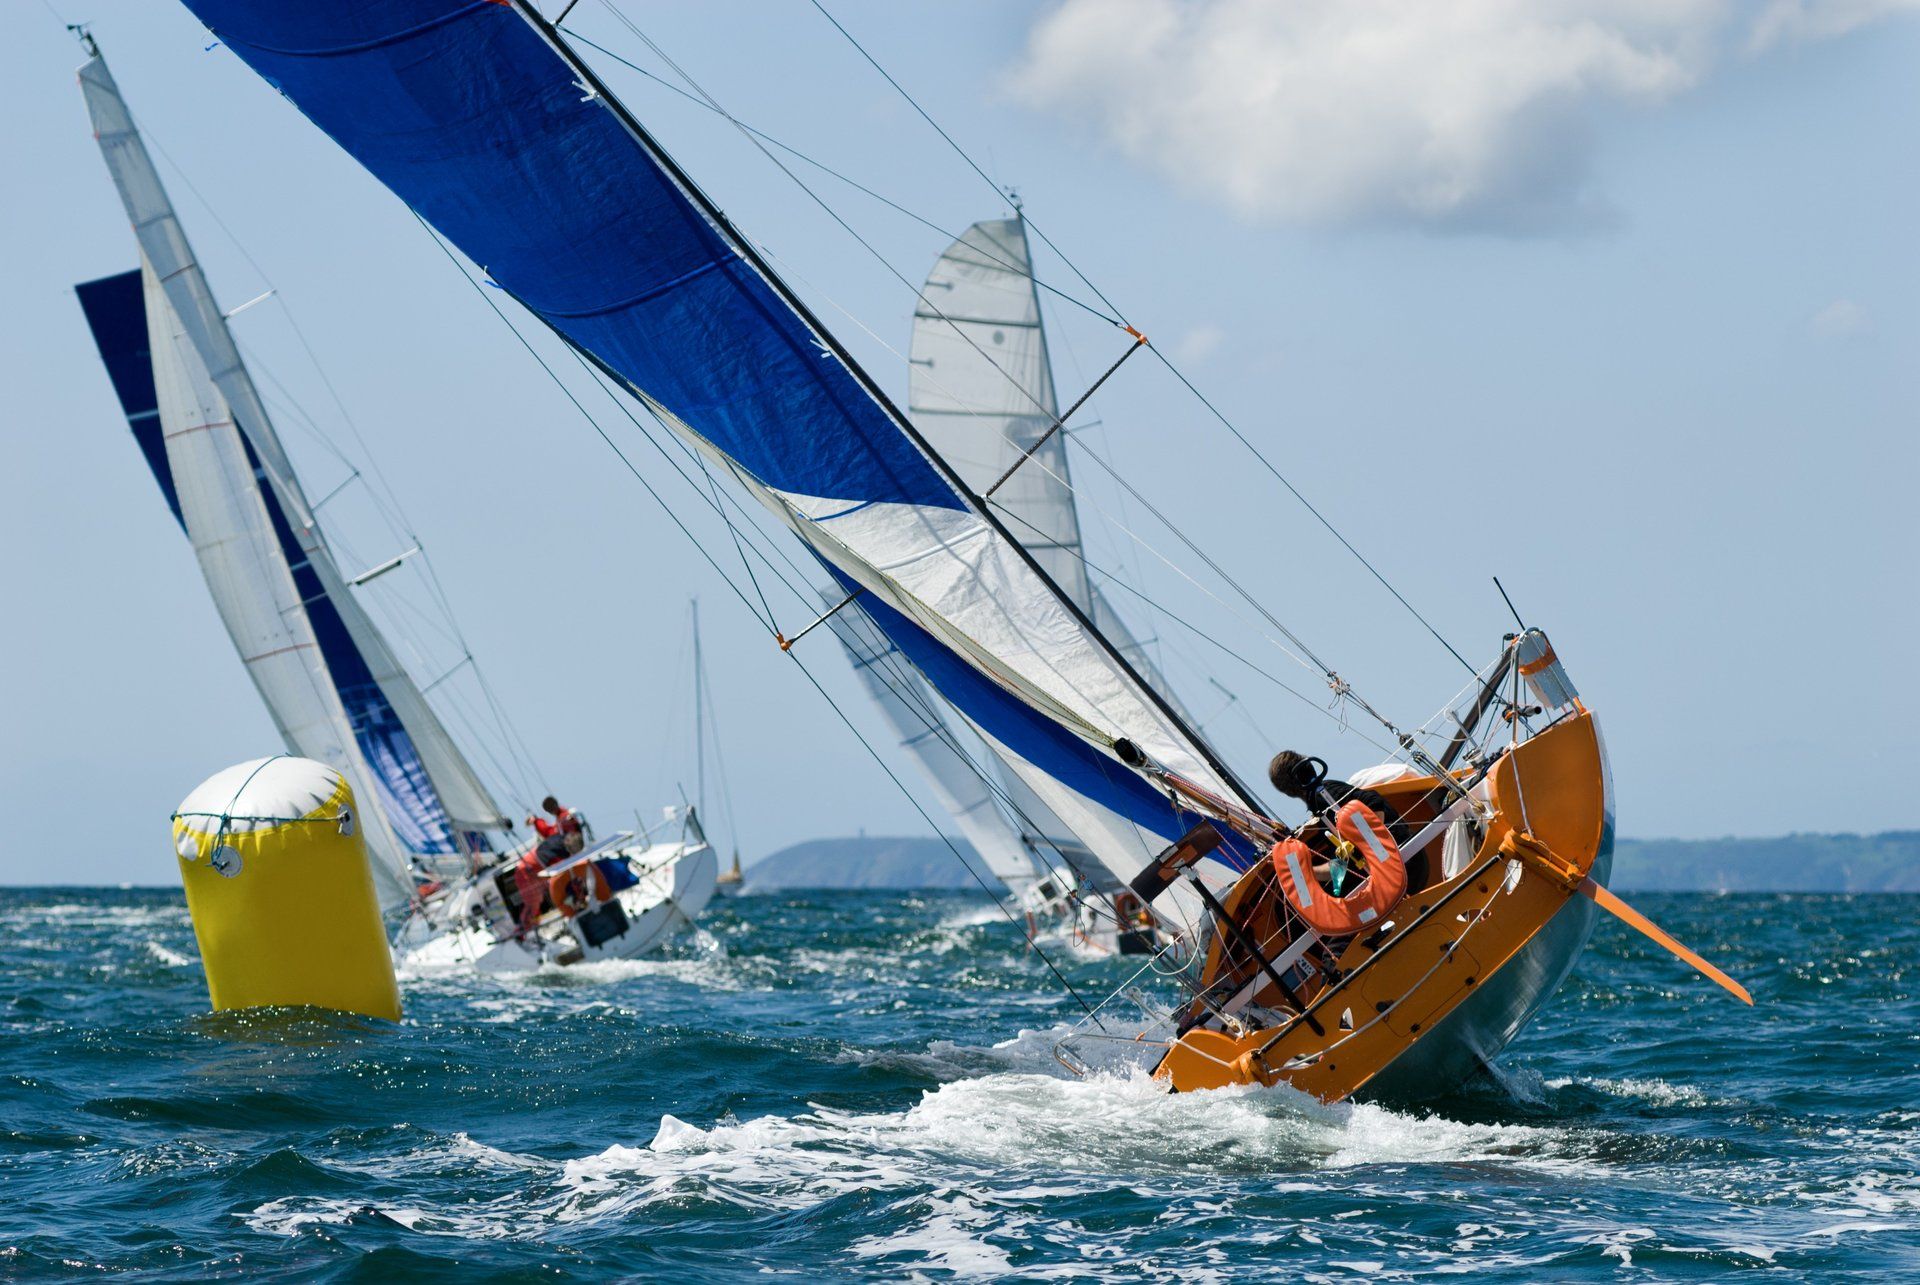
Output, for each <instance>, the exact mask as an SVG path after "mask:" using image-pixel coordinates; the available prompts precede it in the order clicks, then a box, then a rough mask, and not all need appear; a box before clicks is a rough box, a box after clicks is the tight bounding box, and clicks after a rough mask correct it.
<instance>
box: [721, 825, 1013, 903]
mask: <svg viewBox="0 0 1920 1285" xmlns="http://www.w3.org/2000/svg"><path fill="white" fill-rule="evenodd" d="M953 848H958V849H959V850H960V851H961V852H962V853H964V854H965V855H966V858H967V860H968V861H970V862H972V863H973V867H974V869H976V870H979V871H980V874H981V876H982V877H983V878H986V879H987V880H988V881H989V883H990V884H991V882H992V876H990V875H988V874H987V872H986V868H985V867H984V866H982V865H980V863H979V860H978V859H977V858H976V857H975V856H974V852H973V848H972V847H971V846H970V845H968V844H967V843H966V842H965V841H964V840H961V839H955V840H954V841H953ZM953 848H949V847H948V846H947V844H946V841H945V840H943V839H937V838H933V837H931V836H926V835H909V836H904V837H893V838H869V837H867V836H866V835H860V836H857V837H855V838H846V839H808V840H807V841H806V842H805V843H796V844H794V845H793V846H792V847H788V848H782V849H780V851H778V852H775V853H771V854H769V855H768V856H765V857H762V858H760V859H759V860H758V861H756V862H754V863H753V864H752V865H750V866H748V867H747V869H746V886H747V887H749V888H753V889H758V890H763V891H770V890H773V889H778V888H971V889H973V890H974V891H975V892H978V891H979V890H980V885H979V884H978V883H977V882H975V880H974V878H973V876H972V875H970V874H968V873H967V871H966V868H965V867H963V866H962V865H961V864H960V862H959V860H958V859H957V858H956V857H955V856H954V855H953Z"/></svg>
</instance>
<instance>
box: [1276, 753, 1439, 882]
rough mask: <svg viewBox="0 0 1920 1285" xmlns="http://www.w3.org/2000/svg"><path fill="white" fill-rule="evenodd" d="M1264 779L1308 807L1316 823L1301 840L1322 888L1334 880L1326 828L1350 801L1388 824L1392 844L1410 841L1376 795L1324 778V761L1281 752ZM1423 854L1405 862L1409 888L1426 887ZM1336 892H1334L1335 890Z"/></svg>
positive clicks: (1397, 815) (1401, 824) (1390, 807)
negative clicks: (1370, 810) (1358, 804)
mask: <svg viewBox="0 0 1920 1285" xmlns="http://www.w3.org/2000/svg"><path fill="white" fill-rule="evenodd" d="M1267 779H1268V780H1270V781H1272V782H1273V788H1274V789H1276V790H1278V791H1280V793H1282V794H1284V795H1286V796H1287V797H1288V798H1292V799H1298V800H1300V801H1301V802H1302V803H1304V804H1306V805H1307V808H1308V810H1309V811H1311V812H1312V813H1313V815H1314V817H1315V818H1317V819H1319V821H1318V823H1313V822H1310V823H1309V824H1308V825H1307V826H1306V827H1305V828H1304V829H1303V830H1302V831H1301V838H1303V839H1304V840H1306V843H1307V846H1308V847H1309V848H1311V849H1312V850H1313V854H1314V862H1313V873H1314V877H1315V878H1316V879H1318V880H1319V882H1320V883H1321V885H1322V886H1325V887H1329V888H1330V887H1331V885H1332V883H1333V879H1334V869H1333V862H1332V859H1331V857H1332V853H1331V851H1330V849H1331V848H1332V842H1331V836H1330V834H1329V824H1328V823H1330V821H1331V818H1332V816H1333V814H1334V813H1335V812H1338V811H1339V810H1340V806H1341V805H1342V804H1344V803H1346V802H1347V801H1348V800H1349V799H1358V800H1359V801H1360V802H1362V803H1364V804H1366V805H1367V807H1369V808H1370V809H1372V810H1373V811H1374V812H1376V813H1378V814H1379V817H1380V819H1381V820H1382V821H1385V822H1386V823H1387V831H1388V833H1390V834H1391V835H1393V838H1394V842H1396V843H1405V842H1406V841H1407V839H1408V837H1409V832H1408V828H1407V826H1406V824H1405V823H1404V822H1403V821H1401V819H1400V813H1399V811H1398V810H1397V809H1396V808H1395V807H1394V806H1393V804H1391V803H1389V802H1387V801H1386V799H1385V798H1384V797H1383V796H1381V795H1380V794H1379V793H1378V792H1377V791H1374V790H1369V789H1367V788H1366V787H1365V786H1359V785H1350V784H1348V783H1347V782H1345V781H1339V780H1334V779H1333V778H1331V777H1329V776H1328V775H1327V765H1326V763H1325V761H1323V760H1321V759H1317V758H1311V757H1309V756H1307V755H1305V754H1301V753H1299V752H1298V751H1296V750H1281V751H1280V752H1279V753H1278V754H1276V755H1274V756H1273V761H1272V762H1271V763H1269V764H1267ZM1426 861H1427V859H1426V854H1425V853H1424V852H1421V853H1417V854H1415V855H1414V856H1413V857H1410V858H1408V860H1407V873H1408V876H1409V878H1410V881H1411V882H1410V884H1409V886H1410V887H1415V888H1418V887H1423V886H1425V884H1426V872H1427V865H1426ZM1335 891H1337V890H1335Z"/></svg>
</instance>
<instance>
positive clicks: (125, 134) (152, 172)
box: [80, 56, 507, 830]
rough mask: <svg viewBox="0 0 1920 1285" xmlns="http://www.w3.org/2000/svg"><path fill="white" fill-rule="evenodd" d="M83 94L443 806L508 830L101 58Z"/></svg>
mask: <svg viewBox="0 0 1920 1285" xmlns="http://www.w3.org/2000/svg"><path fill="white" fill-rule="evenodd" d="M80 88H81V92H82V93H83V95H84V96H85V98H86V103H87V111H88V114H89V115H90V116H91V118H92V121H93V129H94V136H95V138H96V139H97V140H98V142H99V144H100V152H101V155H102V156H103V157H105V159H106V162H107V169H108V171H109V172H110V173H111V174H112V175H113V181H114V186H115V187H116V188H118V190H119V192H120V199H121V202H122V204H124V205H125V207H126V211H127V217H128V219H129V220H130V221H131V222H132V223H133V230H134V235H135V236H136V237H138V238H139V242H140V250H141V254H142V255H143V256H144V259H145V262H146V264H147V265H148V266H149V267H150V268H151V269H152V271H153V273H154V274H155V275H156V276H157V277H158V278H159V280H160V282H161V283H162V285H163V287H164V289H165V291H166V296H167V300H168V302H169V304H170V305H171V306H172V309H173V313H174V316H175V317H176V319H177V320H178V322H179V324H180V327H181V330H182V333H183V334H184V336H185V337H186V339H187V341H188V342H189V343H191V345H192V346H193V348H194V350H195V352H197V353H198V354H199V356H200V360H201V362H202V363H203V365H204V367H205V369H206V371H207V374H208V376H209V378H210V379H211V380H212V382H213V385H214V387H215V388H216V389H218V391H219V393H220V395H221V397H222V398H223V399H224V400H225V402H226V404H227V406H228V408H229V409H230V411H231V412H232V418H233V420H234V422H235V423H236V424H237V426H238V427H239V429H240V431H241V432H242V433H244V434H245V435H246V438H247V441H248V442H249V443H250V444H251V445H252V446H253V450H254V454H255V455H257V456H258V457H259V459H260V462H261V465H262V466H263V467H264V468H265V469H266V471H267V477H268V480H269V482H270V483H271V484H272V486H273V488H274V493H275V494H276V495H277V496H278V497H279V499H280V502H281V505H282V507H283V508H284V509H285V510H286V513H287V517H288V521H289V523H290V524H291V525H292V526H293V529H294V532H295V534H296V536H297V537H298V538H299V540H300V544H301V548H302V550H303V552H304V553H305V554H306V556H307V558H308V561H309V562H310V563H311V565H312V566H313V569H314V573H315V574H316V575H317V576H318V577H319V578H320V582H321V584H322V586H323V587H324V588H325V590H326V594H327V597H328V599H329V600H331V601H332V602H333V604H334V606H335V608H336V609H337V610H338V611H339V612H340V617H341V621H342V623H343V624H344V625H345V626H346V628H347V632H348V633H349V634H350V635H352V637H353V641H354V644H355V646H356V647H357V648H358V649H359V651H360V654H361V656H362V657H363V658H364V659H365V661H366V663H367V667H368V669H369V670H371V671H372V674H373V678H374V681H375V682H377V683H378V684H379V685H380V689H381V691H382V692H384V693H385V695H386V698H387V702H388V703H389V704H390V705H391V706H392V707H393V711H394V714H395V715H396V716H397V717H398V718H399V719H400V722H401V724H402V725H403V726H404V727H405V728H406V730H407V734H408V736H409V737H410V738H411V739H412V741H413V745H414V749H415V751H416V752H417V753H418V754H419V756H420V760H421V764H422V765H423V766H424V767H425V769H426V772H427V776H428V778H429V779H430V780H431V782H432V784H433V788H434V792H435V793H436V794H437V795H438V796H439V798H440V802H441V806H442V807H444V808H445V809H446V811H447V814H448V816H449V818H450V819H451V820H452V822H453V825H454V828H455V829H467V830H489V829H504V828H506V825H507V821H506V818H505V817H504V815H503V814H502V813H501V811H500V808H499V806H498V805H497V804H495V803H494V801H493V799H492V797H491V795H490V794H489V793H488V791H487V789H486V787H485V786H484V785H482V784H481V782H480V778H479V776H478V775H477V774H476V773H475V772H474V770H473V766H472V765H471V764H470V763H469V762H468V761H467V759H466V756H465V755H464V754H462V753H461V751H460V749H459V747H458V746H457V745H456V744H455V743H454V741H453V738H452V736H451V735H449V734H448V732H447V729H446V727H445V726H444V725H443V724H442V723H441V721H440V718H439V716H438V715H437V714H435V713H434V711H433V708H432V707H431V706H430V705H428V703H427V700H426V697H425V696H423V695H422V694H421V692H420V690H419V688H418V687H417V686H415V684H414V682H413V680H412V679H411V678H410V677H409V676H408V675H407V673H406V670H405V669H404V668H403V667H402V666H401V664H400V662H399V659H398V658H397V657H396V656H395V655H394V653H393V650H392V648H391V647H389V646H388V644H387V641H386V639H385V638H384V637H382V636H381V634H380V631H379V629H378V628H376V627H375V626H374V623H373V621H372V620H371V619H370V618H369V617H368V616H367V613H366V611H365V609H364V608H362V607H361V606H360V604H359V602H358V600H356V599H355V598H354V597H353V594H352V591H351V590H350V589H348V588H347V586H346V582H345V580H344V578H343V577H342V576H341V574H340V571H339V569H338V567H337V566H336V565H335V563H334V560H333V555H332V553H331V552H330V551H329V549H328V548H327V544H326V539H325V536H324V535H323V534H322V532H321V531H320V528H319V526H318V525H317V524H316V522H315V521H314V518H313V513H312V510H311V509H310V507H309V506H308V504H307V500H306V496H305V495H304V494H303V493H302V491H301V489H300V482H299V479H298V477H296V476H295V474H294V471H293V467H292V465H291V463H290V462H289V461H288V459H287V455H286V451H285V449H284V448H283V447H282V446H281V444H280V439H279V436H278V434H276V433H275V432H274V429H273V424H272V421H271V420H270V419H269V418H268V416H267V411H266V406H265V404H264V403H263V402H262V401H261V399H260V394H259V391H258V390H257V389H256V388H255V387H254V383H253V380H252V377H251V376H249V375H248V373H247V369H246V365H245V364H244V363H243V362H242V360H241V358H240V350H239V348H238V347H237V346H236V345H235V343H234V340H233V336H232V334H231V332H230V331H229V330H228V328H227V321H226V317H225V316H224V315H223V314H222V313H221V311H220V307H219V305H218V304H217V303H215V302H214V298H213V291H212V289H211V288H210V287H209V286H208V284H207V280H206V277H205V275H204V274H202V272H201V271H200V266H199V263H198V262H197V261H196V260H195V258H194V255H193V247H192V246H191V245H190V244H189V243H188V241H187V235H186V232H185V230H184V229H183V228H182V227H181V225H180V220H179V218H178V217H177V216H176V215H175V213H174V209H173V204H172V202H171V201H170V200H169V199H168V197H167V192H166V188H165V187H164V185H162V183H161V181H160V174H159V171H158V170H156V169H155V168H154V165H153V159H152V157H150V156H149V155H148V154H147V148H146V144H145V143H144V142H143V141H142V140H141V138H140V134H139V131H138V129H137V128H136V127H135V125H134V121H133V116H132V113H131V112H130V111H129V110H128V108H127V105H126V102H125V100H124V99H122V98H121V96H120V89H119V86H118V85H116V84H115V83H114V79H113V75H112V73H111V72H109V71H108V70H107V65H106V61H105V59H103V58H100V57H98V56H95V57H93V58H91V59H90V60H88V62H87V63H86V64H85V65H84V66H82V67H81V68H80ZM263 694H264V693H263ZM276 717H278V716H277V715H276ZM327 761H329V762H331V761H332V760H327ZM355 792H356V795H358V797H360V798H361V799H363V800H367V801H370V800H372V799H373V798H375V797H376V796H375V795H373V794H371V793H362V792H361V791H360V790H359V787H358V784H356V787H355ZM364 806H365V803H363V807H364Z"/></svg>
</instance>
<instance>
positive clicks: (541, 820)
mask: <svg viewBox="0 0 1920 1285" xmlns="http://www.w3.org/2000/svg"><path fill="white" fill-rule="evenodd" d="M540 806H541V807H542V808H544V809H545V810H546V811H548V812H550V813H552V814H553V820H551V821H549V820H547V818H546V817H541V816H530V817H528V818H527V824H528V825H530V826H532V827H533V831H534V833H535V834H537V835H539V836H540V837H541V838H542V839H551V838H552V837H553V836H554V835H556V834H579V833H580V818H579V817H577V816H575V815H574V814H573V809H572V808H563V807H561V806H560V800H558V799H556V798H554V797H553V796H552V795H551V794H549V795H548V796H547V797H546V798H544V799H542V800H540Z"/></svg>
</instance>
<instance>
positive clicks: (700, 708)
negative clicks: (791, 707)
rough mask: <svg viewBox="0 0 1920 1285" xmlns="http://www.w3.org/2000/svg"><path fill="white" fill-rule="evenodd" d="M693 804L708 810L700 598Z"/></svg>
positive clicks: (696, 631) (696, 630)
mask: <svg viewBox="0 0 1920 1285" xmlns="http://www.w3.org/2000/svg"><path fill="white" fill-rule="evenodd" d="M692 605H693V806H694V808H695V810H697V811H699V812H701V813H702V814H704V813H705V812H706V810H707V709H706V696H707V670H706V666H705V665H703V664H702V663H701V657H700V600H699V599H698V598H695V599H694V600H693V604H692Z"/></svg>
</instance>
